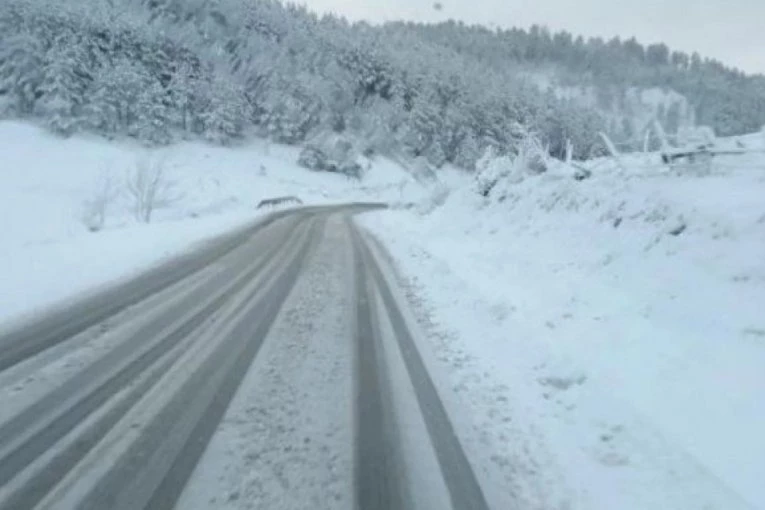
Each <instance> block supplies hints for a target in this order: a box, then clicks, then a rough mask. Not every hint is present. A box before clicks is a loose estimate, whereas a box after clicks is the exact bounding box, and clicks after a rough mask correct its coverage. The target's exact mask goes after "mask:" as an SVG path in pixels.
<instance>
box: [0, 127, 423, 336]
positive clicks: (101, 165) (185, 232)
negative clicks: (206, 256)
mask: <svg viewBox="0 0 765 510" xmlns="http://www.w3.org/2000/svg"><path fill="white" fill-rule="evenodd" d="M0 154H2V162H0V322H3V321H5V320H9V319H11V318H14V317H18V316H20V315H22V314H26V313H32V312H34V311H35V310H37V309H38V308H40V307H44V306H47V305H50V304H52V303H55V302H57V301H59V300H61V299H64V298H67V297H69V296H72V295H75V294H77V293H78V292H81V291H84V290H86V289H90V288H92V287H94V286H96V285H100V284H103V283H107V282H109V281H111V280H114V279H115V278H121V277H124V276H127V275H129V274H130V273H132V272H134V271H136V270H137V269H139V268H141V267H145V266H147V265H150V264H153V263H156V262H158V261H160V260H162V259H164V258H165V257H168V256H172V255H175V254H178V253H180V252H183V251H185V250H188V249H190V248H191V247H192V246H193V245H194V244H195V243H198V242H200V241H202V240H204V239H207V238H210V237H212V236H214V235H217V234H220V233H222V232H224V231H226V230H228V229H231V228H234V227H235V226H238V225H242V224H244V223H245V222H248V221H251V220H253V219H254V218H256V217H257V216H258V215H260V214H263V213H264V212H263V210H256V205H257V204H258V203H259V202H260V201H261V200H262V199H264V198H268V197H273V196H280V195H296V196H299V197H300V198H301V199H302V200H303V201H304V202H305V203H307V204H316V203H331V202H344V201H350V200H357V199H364V200H389V199H390V200H401V199H402V198H404V197H409V198H410V199H411V198H414V197H416V196H417V194H418V189H419V185H417V184H416V183H415V181H414V179H413V178H412V177H411V176H410V175H409V174H408V173H407V172H406V171H404V170H402V169H401V168H400V167H399V166H397V165H395V164H393V163H391V162H387V161H384V160H379V161H376V162H374V164H372V163H371V162H370V167H369V170H368V171H367V173H366V175H365V177H364V179H363V180H362V181H360V182H357V181H350V180H348V179H347V178H345V177H343V176H339V175H332V174H320V173H315V172H309V171H307V170H304V169H302V168H300V167H298V166H297V165H296V164H295V161H296V160H297V156H298V150H297V149H294V148H289V147H284V146H278V145H271V144H266V143H265V142H254V143H253V144H252V145H249V146H245V147H241V148H236V149H225V148H215V147H208V146H205V145H201V144H183V145H176V146H171V147H167V148H162V149H156V150H146V149H142V148H139V147H137V146H134V145H131V144H125V143H122V144H120V143H108V142H105V141H103V140H96V139H83V138H74V139H69V140H62V139H60V138H57V137H55V136H52V135H50V134H48V133H46V132H44V131H42V130H40V129H38V128H36V127H33V126H31V125H28V124H24V123H16V122H1V123H0ZM146 161H148V162H151V163H152V164H161V165H162V166H163V167H164V168H165V170H166V175H167V179H168V181H170V182H172V183H173V187H172V190H171V193H170V194H171V195H172V196H171V198H172V199H173V200H171V203H170V204H169V205H168V206H166V207H163V208H160V209H158V210H157V211H156V213H155V215H154V218H153V220H152V223H151V224H149V225H146V224H142V223H139V222H137V221H136V220H135V218H134V217H133V214H132V211H131V200H130V198H129V196H128V195H127V193H126V192H125V185H124V181H125V178H126V175H127V174H128V173H129V172H131V171H133V170H134V169H135V168H136V166H137V165H139V164H140V163H141V162H146ZM105 176H109V177H110V178H111V179H112V181H113V182H114V184H115V189H116V191H117V193H116V195H115V197H114V200H112V201H111V202H110V203H109V207H108V209H107V211H106V221H105V225H104V228H103V229H102V230H101V231H99V232H95V233H93V232H90V231H88V229H87V228H86V225H85V223H84V222H83V220H82V217H83V214H84V209H85V203H86V202H88V201H89V200H91V199H92V197H93V195H94V193H95V191H96V189H97V188H98V185H99V183H100V182H103V180H104V177H105Z"/></svg>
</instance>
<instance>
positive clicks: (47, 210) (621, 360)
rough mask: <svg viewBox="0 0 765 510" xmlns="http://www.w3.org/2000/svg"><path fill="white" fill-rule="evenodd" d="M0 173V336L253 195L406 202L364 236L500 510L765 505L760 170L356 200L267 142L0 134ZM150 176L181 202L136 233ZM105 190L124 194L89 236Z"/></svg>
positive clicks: (763, 143) (409, 182)
mask: <svg viewBox="0 0 765 510" xmlns="http://www.w3.org/2000/svg"><path fill="white" fill-rule="evenodd" d="M727 142H728V143H729V144H730V145H731V147H740V146H741V145H742V144H743V145H744V146H745V147H746V148H748V149H751V148H755V149H763V148H765V138H763V137H762V136H761V135H752V136H751V137H746V138H742V139H738V140H729V141H727ZM0 154H2V155H3V158H2V163H1V164H0V165H2V166H1V167H0V239H1V241H0V324H1V323H3V322H7V321H13V320H16V319H19V318H20V317H23V316H24V315H25V314H30V313H34V312H35V311H36V310H39V309H40V308H44V307H47V306H50V305H51V304H53V303H56V302H59V301H60V300H62V299H66V298H68V297H70V296H73V295H76V294H78V293H81V292H83V291H86V290H88V289H92V288H93V287H95V286H98V285H101V284H105V283H108V282H110V281H113V280H115V279H119V278H123V277H125V276H128V275H130V274H131V273H133V272H135V271H137V270H138V269H139V268H142V267H145V266H148V265H151V264H154V263H156V262H158V261H160V260H162V259H165V258H166V257H169V256H173V255H174V254H178V253H180V252H182V251H184V250H188V249H190V248H191V247H192V246H194V245H195V244H196V243H199V242H202V241H203V240H205V239H208V238H210V237H212V236H214V235H217V234H219V233H221V232H224V231H226V230H228V229H231V228H234V227H236V226H238V225H242V224H244V223H246V222H248V221H251V220H253V219H254V218H256V217H257V216H258V215H260V214H263V212H262V211H259V210H257V209H256V208H255V206H256V204H257V203H258V202H259V201H260V200H262V199H264V198H268V197H273V196H277V195H297V196H299V197H300V198H301V199H303V201H304V202H306V203H330V202H344V201H349V200H385V201H390V202H392V203H401V204H406V203H414V204H416V206H415V207H413V208H410V209H400V210H393V211H386V212H381V213H374V214H369V215H366V216H365V217H364V219H363V221H364V223H365V224H366V225H367V226H368V227H369V228H370V229H371V230H372V231H373V232H374V233H375V234H376V235H377V236H378V237H379V238H380V239H382V240H383V241H384V243H385V245H386V247H387V248H388V249H389V250H390V252H391V254H392V255H393V257H394V258H395V259H396V261H397V263H398V267H399V269H400V276H401V278H402V280H403V282H404V283H405V285H406V289H407V292H408V297H409V299H410V300H411V301H412V302H413V303H415V305H416V312H417V314H418V318H419V319H420V321H421V322H422V323H423V324H424V325H425V327H426V330H427V332H428V337H427V338H428V339H429V341H428V342H425V343H423V346H422V347H423V351H424V352H423V354H424V356H425V357H426V359H427V360H428V362H429V368H430V369H431V370H432V372H433V374H434V375H433V376H434V380H436V381H438V382H439V383H440V385H441V387H440V391H441V394H442V398H444V399H446V401H447V406H448V407H449V410H450V414H451V415H452V417H453V419H454V420H455V424H456V426H457V428H458V432H459V433H460V436H461V437H462V439H463V441H464V442H465V448H466V450H467V452H468V454H469V456H470V457H471V460H473V461H474V462H475V463H476V464H477V471H478V473H479V476H480V477H481V478H482V479H483V480H484V481H485V487H484V488H485V489H486V491H487V497H489V499H490V500H491V502H493V503H494V504H495V506H497V507H498V508H514V507H517V508H539V509H552V508H555V509H569V510H574V509H584V510H600V509H604V510H605V509H608V510H611V509H614V508H619V509H624V510H633V509H634V510H644V509H647V508H650V509H672V510H676V509H683V510H684V509H694V510H695V509H701V508H704V509H725V510H728V509H738V508H741V509H745V508H765V490H763V486H762V483H761V482H762V479H763V473H765V460H763V459H765V435H764V434H762V430H765V405H763V402H764V400H763V395H765V370H763V368H762V367H765V313H763V312H764V311H765V304H763V303H765V200H763V197H765V157H763V156H762V155H752V156H746V157H735V158H734V157H732V158H728V159H721V160H719V161H718V162H717V163H716V165H715V167H714V168H712V171H711V172H707V171H703V170H699V169H698V168H688V169H678V170H676V171H672V172H669V171H665V170H661V169H660V168H659V167H657V166H656V165H655V161H651V162H647V161H644V160H643V159H641V158H640V157H636V158H627V159H625V165H626V166H627V167H628V168H629V170H628V171H626V172H625V171H622V170H620V169H619V168H617V167H615V166H614V165H613V164H603V163H602V162H593V163H592V164H590V166H591V167H592V169H593V172H594V175H593V177H592V178H591V179H587V180H585V181H581V182H577V181H575V180H573V179H571V178H570V177H565V176H562V175H561V174H560V173H556V172H552V173H550V174H548V175H545V176H534V177H531V176H527V177H526V178H524V179H522V180H521V179H505V180H504V181H502V182H501V183H500V184H498V185H497V186H496V187H495V188H494V189H493V190H492V192H491V195H490V197H489V198H484V197H482V196H480V194H478V193H477V190H476V185H475V182H474V180H473V179H472V178H471V177H468V176H466V175H464V174H461V173H459V172H456V171H447V172H444V173H442V174H441V177H440V182H439V183H436V184H435V185H434V186H433V187H432V189H430V190H425V189H423V187H422V186H421V185H420V184H417V183H416V182H415V181H414V179H413V178H412V177H411V176H410V175H409V174H408V173H407V172H406V171H405V170H403V169H402V168H401V167H400V166H398V165H396V164H394V163H391V162H387V161H376V162H374V163H373V164H372V165H371V167H370V170H369V171H368V172H367V174H366V176H365V177H364V179H363V181H361V182H355V181H349V180H347V179H345V178H344V177H341V176H336V175H328V174H317V173H314V172H309V171H306V170H303V169H301V168H299V167H297V166H296V165H295V163H294V162H295V160H296V159H297V150H296V149H293V148H288V147H282V146H277V145H271V144H266V143H265V142H253V143H252V144H250V145H248V146H245V147H239V148H235V149H223V148H213V147H208V146H205V145H201V144H184V145H176V146H173V147H169V148H164V149H157V150H146V149H140V148H137V147H135V146H132V145H130V144H128V143H106V142H104V141H101V140H95V139H84V138H76V139H71V140H61V139H59V138H56V137H53V136H51V135H49V134H46V133H45V132H43V131H41V130H39V129H37V128H35V127H32V126H30V125H27V124H22V123H14V122H2V123H0ZM146 160H150V161H152V162H162V163H163V165H164V167H165V168H166V170H167V172H168V176H169V178H170V179H171V180H172V181H173V182H174V183H175V186H174V189H173V196H174V198H175V199H176V200H174V201H173V202H172V204H170V205H169V206H167V207H164V208H162V209H160V210H158V211H157V214H156V215H155V217H154V219H153V221H152V223H151V224H148V225H146V224H142V223H139V222H137V221H136V220H135V219H134V218H133V216H132V214H131V211H130V203H129V200H128V197H127V196H126V194H125V193H124V189H122V188H124V186H122V183H123V182H124V178H125V174H126V173H127V172H129V171H131V170H133V169H134V168H135V167H136V165H138V164H139V163H140V162H141V161H146ZM649 163H650V164H649ZM104 175H111V176H112V178H113V180H114V181H115V182H117V183H120V194H119V195H118V196H117V197H116V198H115V200H114V201H113V202H112V203H111V204H110V208H109V210H108V211H107V217H106V222H105V225H104V228H103V229H102V230H101V231H99V232H90V231H89V230H88V229H87V228H86V225H85V224H84V223H83V221H82V214H83V204H84V203H86V202H87V201H88V200H89V199H91V198H92V196H93V193H94V190H95V189H96V187H97V185H98V183H99V182H100V181H102V179H103V176H104ZM426 198H427V200H425V199H426Z"/></svg>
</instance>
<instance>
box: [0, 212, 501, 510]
mask: <svg viewBox="0 0 765 510" xmlns="http://www.w3.org/2000/svg"><path fill="white" fill-rule="evenodd" d="M375 207H377V206H375V205H372V204H355V205H348V206H333V207H307V208H301V209H296V210H292V211H282V212H279V213H275V214H273V215H270V216H268V217H267V218H265V219H263V220H261V221H259V222H257V223H256V224H253V225H250V226H248V227H246V228H243V229H240V230H239V231H236V232H233V233H231V234H228V235H225V236H222V237H220V238H218V239H215V240H213V241H212V242H211V243H209V244H208V245H206V246H205V247H204V248H202V249H200V250H198V251H197V252H195V253H191V254H188V255H185V256H183V257H180V258H178V259H176V260H173V261H171V262H168V263H166V264H164V265H162V266H158V267H156V268H153V269H152V270H150V271H148V272H146V273H144V274H143V275H140V276H138V277H136V278H134V279H131V280H130V281H126V282H123V283H120V284H119V285H116V286H114V287H112V288H110V289H108V290H104V291H101V292H100V293H98V294H95V295H91V296H88V297H85V298H83V299H82V300H80V301H78V302H76V303H73V304H68V305H66V306H63V307H61V308H59V309H57V310H55V311H52V312H51V313H49V314H48V315H47V316H45V317H41V318H39V319H38V320H35V321H34V322H33V323H30V324H27V325H23V326H21V327H18V328H17V329H15V330H13V331H10V332H6V333H4V334H2V335H1V336H0V510H24V509H61V510H69V509H82V510H89V509H93V510H102V509H106V508H108V509H114V510H123V509H124V510H133V509H135V510H138V509H156V510H160V509H163V510H166V509H171V508H184V509H185V508H197V507H198V508H273V507H275V506H277V505H278V507H279V508H285V509H288V508H295V509H297V508H306V507H308V506H311V507H313V508H328V509H329V508H333V509H335V508H348V509H359V510H384V509H409V508H434V506H433V505H435V503H428V501H431V502H435V501H441V502H443V501H448V502H449V503H450V506H451V508H453V509H455V510H461V509H475V510H483V509H488V508H489V506H488V504H487V501H486V499H485V497H484V495H483V491H482V488H481V486H480V484H479V481H478V479H477V477H476V475H475V472H474V470H473V469H472V467H471V464H470V461H469V460H468V457H467V455H466V454H465V452H464V451H463V448H462V447H461V443H460V441H459V438H458V436H457V434H456V433H455V430H454V428H453V427H452V425H451V422H450V420H449V416H448V414H447V412H446V410H445V408H444V405H443V404H442V402H441V399H440V397H439V394H438V391H437V390H436V385H435V384H434V383H433V381H432V379H431V377H430V375H429V373H428V371H427V368H426V366H425V364H424V363H423V360H422V357H421V356H420V354H419V351H418V348H417V343H416V342H415V335H413V333H412V332H411V331H410V329H409V326H408V324H407V322H406V320H405V319H404V316H403V314H402V312H401V308H400V307H401V306H402V304H401V303H399V302H398V301H397V300H396V299H395V297H394V293H393V292H392V291H391V285H393V283H392V282H391V281H390V280H389V279H388V278H386V273H385V271H384V270H383V269H382V268H381V264H380V262H379V256H378V255H377V254H379V252H380V250H381V248H380V247H379V246H376V245H375V244H374V243H372V242H371V241H369V240H368V239H367V238H366V237H365V235H364V234H363V232H361V231H359V230H358V229H357V227H356V226H355V224H354V223H353V220H352V217H353V215H354V214H357V213H360V212H364V211H367V210H370V209H372V208H375ZM392 356H393V357H392ZM394 357H398V358H400V359H402V360H403V363H401V364H400V365H401V366H395V365H396V362H395V361H391V360H393V359H394ZM398 358H395V359H398ZM392 365H394V366H392ZM401 378H403V379H406V380H407V384H408V386H407V387H408V388H411V389H410V390H407V391H406V392H402V391H401V389H400V388H401V385H400V384H399V380H400V379H401ZM404 401H411V402H413V403H414V404H413V405H414V408H416V409H418V410H419V412H418V413H417V414H418V415H419V416H418V417H417V420H419V421H420V422H421V423H422V424H423V426H422V430H423V433H422V434H423V436H424V437H422V438H421V439H422V441H421V442H422V443H423V444H427V452H428V453H427V454H426V456H429V457H432V458H431V464H430V465H432V466H437V467H438V471H439V472H440V478H441V480H442V482H441V483H440V485H439V487H442V488H443V492H444V493H443V494H438V495H435V494H434V495H433V497H432V498H431V497H430V495H427V494H426V495H423V494H418V493H417V491H418V489H419V490H421V488H418V487H417V486H416V484H415V483H413V482H412V480H413V479H414V477H413V476H412V475H413V473H417V471H418V470H422V469H425V468H424V467H423V466H424V464H423V462H422V459H421V458H417V457H418V456H419V457H421V456H422V452H420V453H419V454H418V455H413V454H412V452H409V451H407V449H406V448H405V447H404V446H403V445H404V441H403V439H402V438H403V437H404V435H406V434H409V435H411V432H409V431H408V429H406V425H405V423H410V422H411V420H410V418H411V417H408V416H402V407H401V405H400V403H401V402H404ZM442 507H443V505H440V506H439V508H442Z"/></svg>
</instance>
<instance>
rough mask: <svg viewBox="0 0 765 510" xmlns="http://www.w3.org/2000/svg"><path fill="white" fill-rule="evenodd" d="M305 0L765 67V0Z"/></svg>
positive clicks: (349, 13)
mask: <svg viewBox="0 0 765 510" xmlns="http://www.w3.org/2000/svg"><path fill="white" fill-rule="evenodd" d="M436 1H437V0H300V2H299V3H304V4H306V5H307V6H308V7H309V8H311V9H312V10H317V11H320V12H325V11H331V12H335V13H337V14H342V15H344V16H346V17H348V18H350V19H354V20H358V19H366V20H369V21H385V20H393V19H408V20H417V21H442V20H445V19H448V18H454V19H461V20H463V21H465V22H466V23H480V24H483V25H489V26H496V25H500V26H504V27H509V26H520V27H528V26H530V25H532V24H535V23H536V24H539V25H546V26H548V27H549V28H550V29H551V30H561V29H563V30H567V31H569V32H572V33H574V34H575V35H579V34H581V35H584V36H585V37H587V36H602V37H612V36H614V35H619V36H620V37H622V38H629V37H631V36H633V35H634V36H635V37H637V38H638V40H640V42H642V43H644V44H648V43H653V42H664V43H666V44H667V45H669V46H670V47H671V48H672V49H678V50H683V51H687V52H689V53H690V52H693V51H694V50H695V51H698V52H699V53H700V54H701V55H702V56H708V57H713V58H716V59H718V60H721V61H722V62H724V63H725V64H727V65H731V66H735V67H738V68H739V69H743V70H744V71H747V72H755V73H765V0H727V1H726V0H628V1H625V0H525V1H524V0H438V1H440V2H441V4H442V5H443V9H442V10H441V11H440V12H439V11H437V10H435V9H434V8H433V4H434V3H435V2H436Z"/></svg>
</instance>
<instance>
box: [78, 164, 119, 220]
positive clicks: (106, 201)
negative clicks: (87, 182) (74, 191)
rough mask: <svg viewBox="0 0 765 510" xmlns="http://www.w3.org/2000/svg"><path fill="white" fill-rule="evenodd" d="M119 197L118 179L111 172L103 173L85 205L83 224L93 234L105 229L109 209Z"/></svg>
mask: <svg viewBox="0 0 765 510" xmlns="http://www.w3.org/2000/svg"><path fill="white" fill-rule="evenodd" d="M118 196H119V185H118V183H117V179H115V178H114V175H113V174H112V173H111V172H109V171H103V172H101V174H100V175H99V177H98V180H97V181H96V184H95V186H94V187H93V190H92V193H91V195H90V197H89V198H88V199H87V200H85V202H84V203H83V211H82V218H81V220H82V223H83V225H85V227H86V228H87V229H88V230H90V231H91V232H98V231H100V230H101V229H103V228H104V223H106V216H107V214H108V212H109V207H111V205H112V204H113V203H114V201H115V200H116V199H117V197H118Z"/></svg>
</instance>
